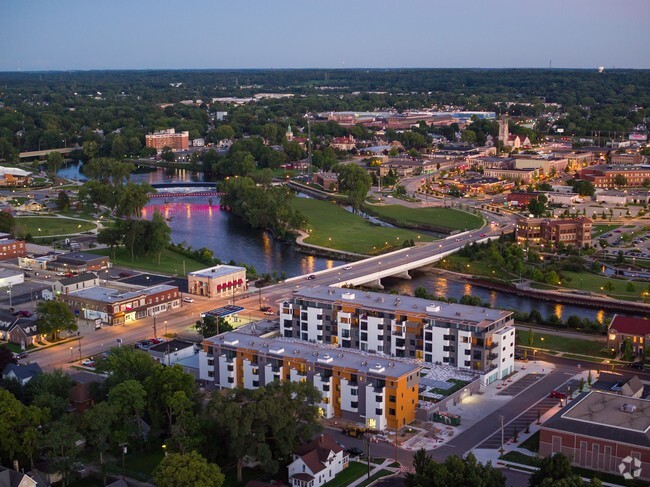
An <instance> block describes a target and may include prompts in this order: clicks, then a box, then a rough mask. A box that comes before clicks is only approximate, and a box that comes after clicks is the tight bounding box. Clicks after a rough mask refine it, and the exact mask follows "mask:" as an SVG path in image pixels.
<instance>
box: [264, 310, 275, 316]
mask: <svg viewBox="0 0 650 487" xmlns="http://www.w3.org/2000/svg"><path fill="white" fill-rule="evenodd" d="M264 314H265V315H268V316H273V315H274V314H275V313H274V312H273V310H268V311H265V312H264Z"/></svg>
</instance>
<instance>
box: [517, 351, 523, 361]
mask: <svg viewBox="0 0 650 487" xmlns="http://www.w3.org/2000/svg"><path fill="white" fill-rule="evenodd" d="M523 359H524V354H523V353H520V352H515V360H523Z"/></svg>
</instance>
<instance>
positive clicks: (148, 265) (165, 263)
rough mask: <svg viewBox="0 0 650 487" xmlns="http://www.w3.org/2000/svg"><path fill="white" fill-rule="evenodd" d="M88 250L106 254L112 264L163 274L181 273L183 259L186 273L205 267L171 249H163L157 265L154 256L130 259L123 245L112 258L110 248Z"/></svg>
mask: <svg viewBox="0 0 650 487" xmlns="http://www.w3.org/2000/svg"><path fill="white" fill-rule="evenodd" d="M89 252H91V253H93V254H99V255H108V256H110V258H111V262H112V263H113V265H116V266H119V267H129V268H132V269H139V270H143V271H151V272H162V273H164V274H179V275H180V274H182V273H183V261H185V272H186V273H187V272H191V271H198V270H199V269H204V268H205V267H206V266H205V264H202V263H200V262H198V261H196V260H192V259H190V258H188V257H185V256H183V255H181V254H177V253H176V252H172V251H171V250H163V253H162V255H161V256H160V265H158V259H157V258H156V257H155V256H148V257H136V258H135V260H131V255H130V254H129V251H128V250H127V249H125V248H123V247H122V248H119V249H116V250H115V258H113V254H112V253H111V251H110V249H95V250H89Z"/></svg>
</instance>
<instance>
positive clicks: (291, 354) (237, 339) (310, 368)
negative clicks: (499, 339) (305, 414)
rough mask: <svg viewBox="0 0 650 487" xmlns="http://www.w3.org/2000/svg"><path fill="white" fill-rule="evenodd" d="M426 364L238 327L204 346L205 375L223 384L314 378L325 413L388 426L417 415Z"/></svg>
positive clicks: (252, 386) (202, 366)
mask: <svg viewBox="0 0 650 487" xmlns="http://www.w3.org/2000/svg"><path fill="white" fill-rule="evenodd" d="M420 368H421V367H420V366H419V365H417V364H416V363H415V362H413V363H407V362H406V361H399V360H394V359H390V358H387V357H379V356H370V355H368V354H362V353H360V352H358V351H352V350H345V349H332V348H331V347H326V346H323V345H316V344H312V343H308V342H302V341H299V340H287V339H283V338H271V337H266V338H265V337H263V336H257V335H255V334H254V333H245V332H243V331H233V332H229V333H225V334H221V335H217V336H214V337H212V338H208V339H206V340H204V342H203V350H202V351H201V352H199V369H200V379H201V380H202V381H204V382H205V383H207V384H213V385H214V386H215V387H220V388H234V387H237V386H240V387H245V388H247V389H255V388H257V387H261V386H264V385H267V384H269V383H270V382H272V381H274V380H280V381H285V380H286V381H293V382H300V381H309V382H310V383H312V384H313V385H314V386H315V387H316V389H318V390H319V391H320V392H321V393H322V401H321V402H320V403H319V404H318V408H319V412H320V414H321V415H322V416H323V417H325V418H333V417H337V418H343V419H346V420H350V421H355V422H362V423H364V424H366V425H367V426H368V427H371V428H375V429H380V430H383V429H385V428H387V427H389V428H395V427H401V426H402V425H405V424H408V423H410V422H411V421H413V420H414V419H415V410H416V407H417V404H418V389H419V371H420Z"/></svg>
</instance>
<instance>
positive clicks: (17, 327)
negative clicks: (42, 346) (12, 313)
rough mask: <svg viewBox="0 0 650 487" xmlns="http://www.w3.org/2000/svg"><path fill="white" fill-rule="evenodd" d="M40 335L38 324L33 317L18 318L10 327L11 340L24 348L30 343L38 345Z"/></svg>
mask: <svg viewBox="0 0 650 487" xmlns="http://www.w3.org/2000/svg"><path fill="white" fill-rule="evenodd" d="M40 336H41V333H39V332H38V325H37V324H36V321H35V320H34V319H33V318H32V319H29V318H18V319H17V320H16V321H15V322H14V324H13V325H12V326H11V328H10V329H9V341H10V342H11V343H15V344H16V345H20V346H21V347H22V348H23V350H24V349H25V348H27V347H28V346H29V345H36V342H37V341H38V338H39V337H40Z"/></svg>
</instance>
